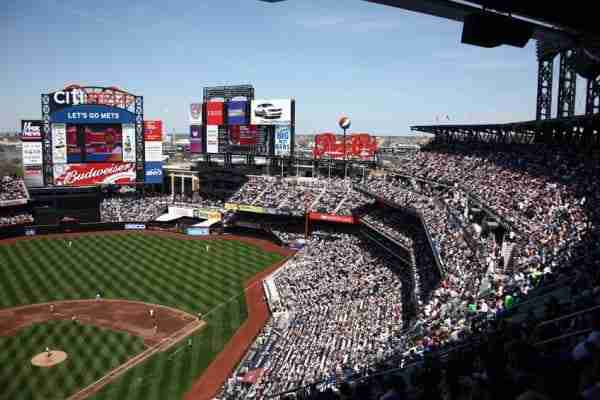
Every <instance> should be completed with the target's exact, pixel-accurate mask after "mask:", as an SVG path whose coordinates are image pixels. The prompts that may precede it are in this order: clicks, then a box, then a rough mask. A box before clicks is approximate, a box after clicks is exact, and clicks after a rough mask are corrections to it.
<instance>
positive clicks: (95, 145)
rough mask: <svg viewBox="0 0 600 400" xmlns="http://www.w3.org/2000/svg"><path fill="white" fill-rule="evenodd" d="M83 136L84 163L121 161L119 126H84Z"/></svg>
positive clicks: (121, 146)
mask: <svg viewBox="0 0 600 400" xmlns="http://www.w3.org/2000/svg"><path fill="white" fill-rule="evenodd" d="M83 135H84V138H85V161H86V162H121V161H123V144H122V141H123V135H122V131H121V125H86V126H84V127H83Z"/></svg>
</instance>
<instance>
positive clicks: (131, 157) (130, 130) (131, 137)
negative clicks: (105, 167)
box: [123, 124, 135, 162]
mask: <svg viewBox="0 0 600 400" xmlns="http://www.w3.org/2000/svg"><path fill="white" fill-rule="evenodd" d="M123 161H124V162H135V125H133V124H123Z"/></svg>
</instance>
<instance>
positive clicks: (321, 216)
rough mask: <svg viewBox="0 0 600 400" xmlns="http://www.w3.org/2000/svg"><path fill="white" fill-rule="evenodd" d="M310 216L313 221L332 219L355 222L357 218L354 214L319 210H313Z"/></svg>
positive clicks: (340, 221) (346, 222) (347, 222)
mask: <svg viewBox="0 0 600 400" xmlns="http://www.w3.org/2000/svg"><path fill="white" fill-rule="evenodd" d="M309 218H310V219H311V220H312V221H330V222H338V223H341V224H355V223H356V220H355V218H354V217H353V216H352V215H332V214H321V213H317V212H311V213H310V214H309Z"/></svg>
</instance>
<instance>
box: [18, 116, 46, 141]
mask: <svg viewBox="0 0 600 400" xmlns="http://www.w3.org/2000/svg"><path fill="white" fill-rule="evenodd" d="M21 140H22V141H31V140H33V141H36V140H37V141H39V140H42V121H40V120H37V119H24V120H22V121H21Z"/></svg>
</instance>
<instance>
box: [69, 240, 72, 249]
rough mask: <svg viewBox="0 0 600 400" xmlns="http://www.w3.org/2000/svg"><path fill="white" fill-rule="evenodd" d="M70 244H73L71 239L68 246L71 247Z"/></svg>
mask: <svg viewBox="0 0 600 400" xmlns="http://www.w3.org/2000/svg"><path fill="white" fill-rule="evenodd" d="M71 246H73V241H72V240H69V248H71Z"/></svg>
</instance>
